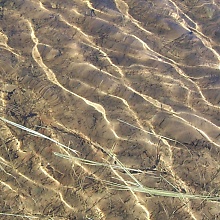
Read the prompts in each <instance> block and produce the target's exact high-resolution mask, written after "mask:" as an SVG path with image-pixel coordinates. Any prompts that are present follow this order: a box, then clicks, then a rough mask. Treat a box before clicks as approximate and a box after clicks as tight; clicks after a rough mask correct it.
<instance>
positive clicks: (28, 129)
mask: <svg viewBox="0 0 220 220" xmlns="http://www.w3.org/2000/svg"><path fill="white" fill-rule="evenodd" d="M0 119H1V120H2V121H4V122H6V123H8V124H11V125H13V126H15V127H17V128H20V129H22V130H25V131H27V132H29V133H31V134H32V135H34V136H37V137H41V138H44V139H47V140H50V141H52V142H54V143H55V144H57V145H59V146H61V147H63V148H65V149H68V150H70V151H72V152H73V153H75V154H77V153H78V152H77V151H76V150H73V149H71V148H69V147H67V146H66V145H64V144H61V143H60V142H58V141H56V140H54V139H52V138H49V137H47V136H46V135H43V134H41V133H39V132H37V131H34V130H32V129H30V128H27V127H25V126H23V125H20V124H17V123H15V122H12V121H10V120H8V119H5V118H2V117H0Z"/></svg>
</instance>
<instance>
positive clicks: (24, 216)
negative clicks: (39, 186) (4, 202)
mask: <svg viewBox="0 0 220 220" xmlns="http://www.w3.org/2000/svg"><path fill="white" fill-rule="evenodd" d="M0 215H4V216H14V217H21V218H29V219H39V217H36V216H31V215H19V214H12V213H4V212H0Z"/></svg>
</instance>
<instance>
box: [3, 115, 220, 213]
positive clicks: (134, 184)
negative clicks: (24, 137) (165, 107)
mask: <svg viewBox="0 0 220 220" xmlns="http://www.w3.org/2000/svg"><path fill="white" fill-rule="evenodd" d="M0 119H1V120H2V121H4V122H6V123H8V124H11V125H13V126H15V127H17V128H20V129H22V130H25V131H27V132H29V133H30V134H32V135H35V136H38V137H41V138H44V139H47V140H50V141H52V142H53V143H55V144H57V145H58V146H59V147H61V148H64V149H68V151H71V152H72V153H74V154H75V155H77V157H76V156H73V155H70V154H69V155H67V154H61V153H58V152H54V155H56V156H58V157H61V158H63V159H67V160H71V161H73V162H78V163H81V164H86V165H91V166H102V167H109V168H111V169H114V170H122V171H124V173H126V174H127V176H128V177H130V178H131V179H132V180H133V181H123V182H124V184H119V183H116V182H113V181H106V180H101V181H102V182H103V183H105V184H106V185H107V186H109V187H110V188H112V189H116V190H130V191H132V192H140V193H146V194H150V195H152V196H164V197H175V198H179V199H202V200H210V201H220V197H213V196H205V195H193V194H187V193H181V192H174V191H167V190H162V189H155V188H150V187H146V186H143V185H142V184H141V183H140V182H139V181H138V180H137V179H136V178H135V177H134V175H132V174H131V172H132V171H136V172H139V173H141V172H143V171H141V170H136V169H131V168H127V167H125V166H124V165H123V164H122V163H121V162H120V161H119V160H118V159H117V157H116V155H115V154H112V153H111V152H109V156H110V157H111V158H112V159H113V160H114V161H116V162H117V164H118V165H113V164H109V163H100V162H96V161H92V160H87V159H83V158H80V157H78V154H77V153H78V152H77V151H76V150H73V149H71V148H70V147H68V146H66V145H64V144H61V143H59V142H58V141H56V140H54V139H52V138H49V137H47V136H46V135H43V134H41V133H39V132H36V131H34V130H32V129H30V128H26V127H24V126H22V125H20V124H17V123H15V122H12V121H10V120H8V119H5V118H2V117H0ZM163 138H164V137H163ZM0 214H1V213H0ZM2 214H3V213H2Z"/></svg>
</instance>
